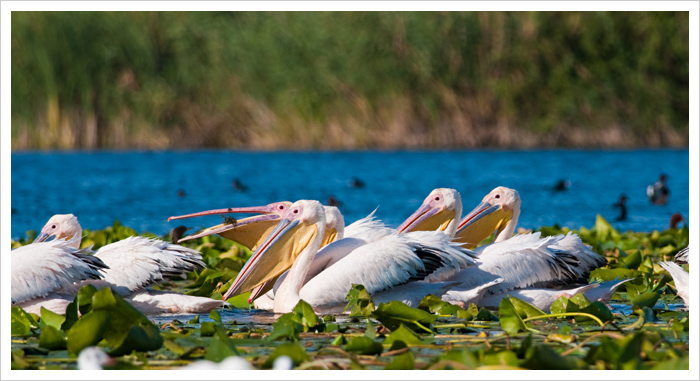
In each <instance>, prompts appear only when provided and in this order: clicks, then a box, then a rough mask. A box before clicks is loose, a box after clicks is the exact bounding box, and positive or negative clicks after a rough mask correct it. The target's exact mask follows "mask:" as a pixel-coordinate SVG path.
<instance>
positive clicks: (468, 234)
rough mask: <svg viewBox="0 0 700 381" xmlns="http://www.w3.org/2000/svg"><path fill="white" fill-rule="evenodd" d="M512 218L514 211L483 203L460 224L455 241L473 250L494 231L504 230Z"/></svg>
mask: <svg viewBox="0 0 700 381" xmlns="http://www.w3.org/2000/svg"><path fill="white" fill-rule="evenodd" d="M512 218H513V211H512V210H506V209H503V207H502V205H491V204H490V203H488V202H486V201H483V202H482V203H481V204H479V206H477V207H476V208H474V210H472V211H471V212H469V214H467V215H466V216H465V217H464V219H462V221H461V222H460V223H459V226H458V227H457V233H456V234H455V241H457V242H465V243H464V244H463V245H462V246H463V247H465V248H468V249H471V248H473V247H475V246H476V244H478V243H479V242H481V241H483V240H484V239H485V238H486V237H488V236H489V235H491V233H493V232H494V231H499V232H500V231H501V230H503V229H504V228H505V227H506V225H507V224H508V222H509V221H510V220H511V219H512Z"/></svg>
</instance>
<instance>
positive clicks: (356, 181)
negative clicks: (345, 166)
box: [351, 177, 365, 189]
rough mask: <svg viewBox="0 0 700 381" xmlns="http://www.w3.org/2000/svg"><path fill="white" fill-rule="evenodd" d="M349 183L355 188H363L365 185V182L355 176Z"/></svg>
mask: <svg viewBox="0 0 700 381" xmlns="http://www.w3.org/2000/svg"><path fill="white" fill-rule="evenodd" d="M351 185H352V187H353V188H355V189H360V188H363V187H364V186H365V183H364V182H363V181H362V180H360V179H358V178H357V177H353V178H352V183H351Z"/></svg>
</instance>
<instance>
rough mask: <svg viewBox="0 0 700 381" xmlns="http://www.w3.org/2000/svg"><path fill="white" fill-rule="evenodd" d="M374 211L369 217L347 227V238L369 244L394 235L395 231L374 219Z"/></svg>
mask: <svg viewBox="0 0 700 381" xmlns="http://www.w3.org/2000/svg"><path fill="white" fill-rule="evenodd" d="M376 211H377V210H376V209H375V210H373V211H372V213H370V214H369V215H368V216H367V217H364V218H361V219H359V220H357V221H355V222H353V223H351V224H350V225H348V226H346V227H345V237H354V238H359V239H363V240H365V241H367V242H374V241H376V240H378V239H380V238H383V237H386V236H388V235H389V234H392V233H394V229H391V228H388V227H386V226H385V225H384V223H383V222H382V221H381V220H378V219H375V218H374V212H376Z"/></svg>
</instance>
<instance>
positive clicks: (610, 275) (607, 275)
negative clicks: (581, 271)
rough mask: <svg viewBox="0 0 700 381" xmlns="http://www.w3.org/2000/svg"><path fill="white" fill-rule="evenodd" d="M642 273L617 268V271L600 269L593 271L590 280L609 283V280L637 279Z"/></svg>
mask: <svg viewBox="0 0 700 381" xmlns="http://www.w3.org/2000/svg"><path fill="white" fill-rule="evenodd" d="M641 274H642V273H641V272H639V271H635V270H630V269H625V268H616V269H608V268H602V267H601V268H598V269H595V270H593V271H591V275H590V277H589V279H591V280H595V281H600V282H607V281H609V280H615V279H629V278H636V277H638V276H640V275H641Z"/></svg>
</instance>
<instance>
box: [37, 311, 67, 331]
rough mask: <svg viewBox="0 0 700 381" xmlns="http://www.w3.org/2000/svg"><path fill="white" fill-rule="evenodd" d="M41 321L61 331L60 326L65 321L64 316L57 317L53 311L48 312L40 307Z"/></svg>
mask: <svg viewBox="0 0 700 381" xmlns="http://www.w3.org/2000/svg"><path fill="white" fill-rule="evenodd" d="M41 321H43V322H44V323H45V324H46V325H49V326H52V327H54V328H56V329H61V326H62V325H63V323H64V322H65V321H66V315H59V314H57V313H55V312H53V311H49V310H47V309H46V308H44V307H41Z"/></svg>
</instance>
